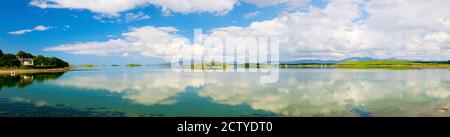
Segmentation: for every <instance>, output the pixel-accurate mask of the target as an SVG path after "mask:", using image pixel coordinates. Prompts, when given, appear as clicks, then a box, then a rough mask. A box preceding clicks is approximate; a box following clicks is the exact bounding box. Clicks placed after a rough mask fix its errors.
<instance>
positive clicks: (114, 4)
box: [30, 0, 238, 16]
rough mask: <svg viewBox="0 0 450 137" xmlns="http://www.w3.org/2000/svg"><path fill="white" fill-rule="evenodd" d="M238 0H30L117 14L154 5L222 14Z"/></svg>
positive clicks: (43, 5)
mask: <svg viewBox="0 0 450 137" xmlns="http://www.w3.org/2000/svg"><path fill="white" fill-rule="evenodd" d="M237 2H238V0H215V1H214V2H212V1H210V0H32V1H31V2H30V5H32V6H35V7H39V8H43V9H46V8H65V9H83V10H89V11H92V12H95V13H100V14H107V15H111V16H117V15H118V14H120V13H121V12H126V11H129V10H131V9H134V8H138V7H145V6H148V5H154V6H157V7H160V8H161V9H162V10H163V11H164V12H179V13H193V12H210V13H218V14H223V13H227V12H228V11H230V10H232V9H233V7H234V5H235V4H236V3H237Z"/></svg>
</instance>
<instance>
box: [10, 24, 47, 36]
mask: <svg viewBox="0 0 450 137" xmlns="http://www.w3.org/2000/svg"><path fill="white" fill-rule="evenodd" d="M49 29H52V27H46V26H42V25H39V26H36V27H34V28H33V29H23V30H17V31H12V32H8V34H11V35H23V34H26V33H30V32H33V31H46V30H49Z"/></svg>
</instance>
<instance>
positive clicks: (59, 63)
mask: <svg viewBox="0 0 450 137" xmlns="http://www.w3.org/2000/svg"><path fill="white" fill-rule="evenodd" d="M34 64H35V67H37V68H62V67H69V63H67V62H65V61H63V60H61V59H59V58H56V57H44V56H42V55H39V56H37V57H36V58H34Z"/></svg>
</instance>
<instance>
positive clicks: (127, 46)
mask: <svg viewBox="0 0 450 137" xmlns="http://www.w3.org/2000/svg"><path fill="white" fill-rule="evenodd" d="M177 32H178V30H177V29H176V28H173V27H153V26H144V27H140V28H132V29H131V30H130V31H129V32H126V33H123V34H122V38H118V39H110V40H108V41H104V42H96V41H94V42H82V43H73V44H63V45H59V46H56V47H49V48H45V49H44V50H45V51H61V52H68V53H72V54H79V55H97V56H110V55H119V56H120V55H127V54H129V53H137V54H138V55H140V56H145V57H158V58H163V59H166V60H170V59H171V57H172V56H173V55H174V54H176V51H179V49H180V48H187V47H188V46H189V45H190V43H189V40H188V39H186V38H184V37H182V36H179V35H178V34H177ZM187 50H192V49H187ZM134 55H136V54H134Z"/></svg>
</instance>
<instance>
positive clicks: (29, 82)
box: [0, 66, 450, 117]
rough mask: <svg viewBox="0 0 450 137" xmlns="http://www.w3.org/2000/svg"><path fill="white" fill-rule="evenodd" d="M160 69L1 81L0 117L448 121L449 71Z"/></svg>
mask: <svg viewBox="0 0 450 137" xmlns="http://www.w3.org/2000/svg"><path fill="white" fill-rule="evenodd" d="M260 76H261V75H260V74H259V73H249V72H247V73H242V72H233V73H230V72H227V73H224V72H197V73H176V72H173V71H172V70H170V69H168V68H163V67H148V66H143V67H136V68H126V67H104V68H99V69H98V70H91V71H71V72H66V73H56V74H34V75H27V76H26V75H18V76H14V77H12V76H0V86H1V89H0V116H362V117H366V116H369V117H370V116H450V98H449V97H450V71H449V70H447V69H435V70H350V69H281V70H280V73H279V80H278V82H277V83H271V84H263V83H260Z"/></svg>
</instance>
